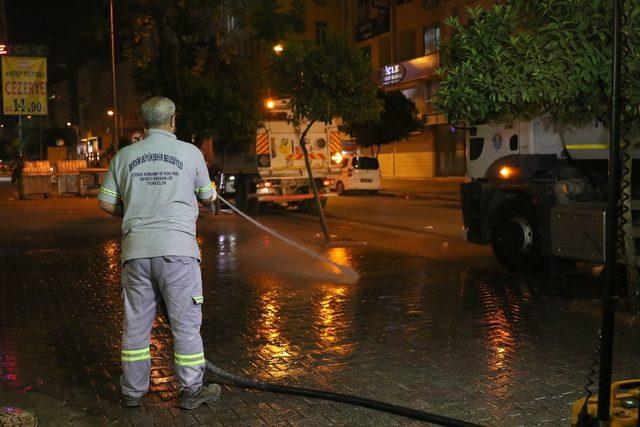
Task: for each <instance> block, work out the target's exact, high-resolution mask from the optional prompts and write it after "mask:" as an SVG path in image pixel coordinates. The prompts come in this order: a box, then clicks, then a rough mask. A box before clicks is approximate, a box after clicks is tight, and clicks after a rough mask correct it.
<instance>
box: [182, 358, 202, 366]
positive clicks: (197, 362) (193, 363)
mask: <svg viewBox="0 0 640 427" xmlns="http://www.w3.org/2000/svg"><path fill="white" fill-rule="evenodd" d="M175 363H176V365H177V366H198V365H204V357H201V358H200V359H197V360H191V361H186V360H185V361H183V360H178V359H176V360H175Z"/></svg>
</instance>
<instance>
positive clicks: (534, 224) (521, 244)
mask: <svg viewBox="0 0 640 427" xmlns="http://www.w3.org/2000/svg"><path fill="white" fill-rule="evenodd" d="M491 248H492V249H493V253H494V255H495V256H496V258H497V259H498V262H500V264H501V265H502V266H503V267H505V268H506V269H507V270H509V271H511V272H513V273H536V272H539V271H540V270H541V269H543V267H544V265H543V264H544V257H543V256H542V246H541V243H540V222H539V221H538V215H537V214H536V210H535V207H534V206H533V204H532V203H531V202H530V201H529V200H527V199H525V198H524V197H511V198H508V199H506V200H505V201H503V202H502V203H501V204H500V205H499V206H498V207H497V208H496V211H495V213H494V215H493V219H492V221H491Z"/></svg>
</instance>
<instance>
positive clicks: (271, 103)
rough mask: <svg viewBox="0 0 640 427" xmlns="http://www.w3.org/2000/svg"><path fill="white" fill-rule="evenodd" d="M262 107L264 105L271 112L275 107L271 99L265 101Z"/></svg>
mask: <svg viewBox="0 0 640 427" xmlns="http://www.w3.org/2000/svg"><path fill="white" fill-rule="evenodd" d="M264 105H266V106H267V108H268V109H269V110H273V108H274V107H275V106H276V103H275V102H274V101H273V99H267V101H266V102H265V103H264Z"/></svg>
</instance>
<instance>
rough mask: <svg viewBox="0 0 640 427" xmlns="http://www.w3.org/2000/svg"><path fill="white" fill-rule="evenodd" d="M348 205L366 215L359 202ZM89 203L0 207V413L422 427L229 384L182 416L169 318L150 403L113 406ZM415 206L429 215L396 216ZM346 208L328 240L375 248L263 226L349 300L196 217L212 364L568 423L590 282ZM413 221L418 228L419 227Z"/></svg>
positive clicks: (158, 333) (102, 230)
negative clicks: (341, 267) (299, 246)
mask: <svg viewBox="0 0 640 427" xmlns="http://www.w3.org/2000/svg"><path fill="white" fill-rule="evenodd" d="M388 202H389V203H388V204H387V203H386V202H385V205H384V206H385V207H384V209H385V210H387V211H388V210H393V209H395V208H394V207H393V205H392V202H394V200H388ZM395 202H404V201H397V200H396V201H395ZM344 203H350V202H349V200H347V199H345V201H344ZM353 203H354V205H353V206H364V205H365V199H364V198H363V199H362V200H355V202H353ZM95 204H96V201H95V200H94V199H75V198H64V199H50V200H29V201H17V200H7V199H6V198H5V199H3V200H0V235H2V241H1V242H0V252H1V254H2V257H0V272H1V274H2V276H1V277H2V280H1V281H0V283H1V285H0V374H1V377H0V402H2V403H3V404H1V405H0V406H6V405H8V404H16V403H19V404H21V405H22V406H23V407H27V408H29V407H30V408H36V407H38V406H37V404H38V403H40V406H41V407H42V402H43V401H46V402H48V403H47V405H45V406H46V407H43V408H41V409H38V413H37V415H38V416H39V417H40V418H41V419H42V420H44V422H45V425H51V424H53V425H55V424H56V423H59V424H64V423H66V422H67V421H68V420H69V419H71V418H73V423H76V424H79V425H96V424H100V423H105V424H126V425H197V424H207V425H263V424H267V425H329V424H335V425H405V424H411V423H412V422H411V421H408V420H406V419H402V418H398V417H394V416H390V415H385V414H381V413H378V412H375V411H370V410H364V409H358V408H352V407H349V406H346V405H342V404H338V403H329V402H322V401H316V400H310V399H304V398H297V397H291V396H278V395H272V394H266V393H261V392H252V391H244V390H239V389H236V388H232V387H226V388H225V389H224V391H223V396H222V400H221V401H220V402H218V403H216V404H213V405H211V406H210V407H202V408H200V409H198V410H196V411H192V412H185V411H181V410H178V409H177V408H175V403H176V401H175V397H176V390H175V382H174V378H173V375H172V368H171V363H172V362H171V358H172V357H171V338H170V332H169V330H168V327H167V325H166V323H165V322H164V320H163V319H162V318H158V320H157V321H156V325H155V327H154V330H153V336H152V357H153V371H152V390H151V392H150V393H149V395H148V396H147V400H146V403H145V405H144V407H142V408H139V409H134V410H124V409H122V408H120V407H119V406H118V376H119V335H120V333H121V327H122V320H121V317H122V304H121V300H120V289H119V274H120V267H119V262H118V257H119V223H118V220H116V219H112V218H109V217H107V216H106V215H103V214H102V213H100V212H99V211H98V209H97V208H96V206H95ZM342 209H346V210H350V208H342ZM380 209H381V210H382V208H380ZM410 209H427V210H426V211H424V212H427V213H428V212H429V208H428V207H427V208H425V207H424V206H419V207H414V208H410V207H409V206H408V205H402V208H401V210H402V211H406V212H409V210H410ZM434 209H442V211H441V212H442V213H443V214H446V213H447V212H448V213H449V214H450V215H446V216H445V217H444V218H442V219H439V220H438V221H440V222H436V220H435V219H430V220H429V221H425V223H426V225H430V224H435V225H437V224H442V227H443V229H444V228H446V227H450V228H451V229H455V228H456V227H457V225H456V224H455V221H456V218H459V217H458V216H456V215H457V210H455V209H454V208H450V207H443V206H441V205H438V206H437V207H434ZM446 209H448V210H446ZM338 210H339V209H336V210H335V211H334V210H332V208H331V207H330V208H329V212H330V213H331V215H332V218H330V226H331V230H332V233H335V234H336V235H337V237H338V238H339V239H343V240H366V241H367V242H368V243H369V244H368V245H367V246H348V247H344V248H332V249H324V248H323V246H322V245H321V244H320V240H319V237H318V227H317V225H316V223H315V219H314V218H313V217H311V216H303V215H298V214H295V213H286V212H282V211H268V212H266V213H264V214H262V215H260V217H259V219H260V220H262V221H264V222H265V223H266V224H268V225H269V226H272V227H274V228H276V229H277V230H279V231H282V232H286V233H288V234H289V235H291V236H293V237H294V238H295V239H296V240H298V241H301V242H303V243H305V244H306V245H308V246H309V247H312V248H315V249H317V250H318V251H322V252H324V253H325V254H326V255H327V256H328V257H330V258H331V259H332V260H334V261H336V262H338V263H342V264H346V265H349V266H352V267H353V268H355V269H356V270H357V271H358V272H359V273H360V276H361V277H360V280H359V281H358V282H357V283H356V284H352V285H345V284H341V283H340V277H339V276H337V275H336V274H335V272H333V271H331V269H330V268H327V267H325V266H322V265H319V264H318V263H317V262H316V261H314V260H312V259H309V258H308V257H306V256H304V255H300V254H299V253H297V252H293V251H291V250H289V249H288V248H286V247H284V246H283V245H281V244H279V243H278V242H277V241H274V240H273V238H271V237H269V236H267V235H265V234H264V233H262V232H260V231H258V230H256V229H254V228H252V226H250V225H249V224H247V223H245V222H243V221H242V220H240V219H239V218H238V217H236V216H235V215H219V216H213V215H208V216H204V217H202V218H201V219H200V220H199V224H198V226H199V232H200V238H199V243H200V247H201V249H202V252H203V263H202V267H203V278H204V289H205V290H204V294H205V305H204V308H203V311H204V321H203V327H202V332H203V337H204V343H205V352H206V355H207V357H208V358H209V359H210V360H212V361H213V362H214V363H216V364H219V365H220V366H222V367H223V368H225V369H227V370H229V371H232V372H236V373H240V374H245V375H248V376H251V377H257V378H261V379H265V380H274V381H281V382H286V383H290V384H294V385H300V386H307V387H317V388H324V389H329V390H332V391H337V392H344V393H353V394H357V395H362V396H366V397H371V398H376V399H381V400H385V401H389V402H392V403H396V404H402V405H407V406H411V407H415V408H418V409H424V410H428V411H432V412H436V413H440V414H443V415H448V416H453V417H460V418H462V419H465V420H468V421H474V422H477V423H481V424H486V425H509V426H511V425H540V424H543V423H548V424H549V425H567V424H568V421H567V419H568V417H569V413H570V405H571V403H572V402H573V401H574V400H576V399H577V398H579V397H581V396H582V392H581V388H582V386H583V385H584V379H583V378H584V375H585V373H586V371H587V368H588V365H589V363H590V361H591V359H592V354H593V352H594V350H595V337H596V330H597V325H598V319H597V317H596V316H594V315H592V314H591V310H590V309H591V307H592V306H593V304H592V301H593V299H594V298H596V297H597V295H598V293H599V289H598V283H597V281H595V280H594V279H593V278H592V277H591V276H590V275H589V274H586V273H584V272H583V273H581V274H579V275H573V276H567V277H564V278H554V279H553V280H552V279H546V278H542V279H535V280H534V279H528V278H520V277H514V276H511V275H508V274H506V273H504V272H503V271H502V270H501V269H500V268H499V267H498V266H497V265H496V264H495V261H493V258H492V257H491V254H490V251H488V250H487V249H486V248H482V247H480V248H479V247H475V246H471V245H468V244H466V243H464V242H463V241H462V240H461V239H460V238H459V237H456V236H455V233H454V234H452V233H448V232H439V231H440V228H438V229H424V230H417V229H416V230H414V231H411V230H410V228H411V227H413V225H411V227H405V228H402V227H396V228H393V227H384V226H383V224H380V223H379V222H380V221H377V220H376V221H374V222H375V223H376V224H363V223H362V221H360V220H359V219H358V218H351V219H349V220H344V219H337V218H336V217H337V216H338V215H339V214H338V213H337V212H338ZM351 210H353V211H355V210H356V209H355V208H354V209H351ZM432 212H435V210H432ZM439 212H440V211H439ZM368 214H371V215H372V216H376V218H378V219H380V218H382V219H384V217H385V214H384V212H375V213H373V212H372V211H371V212H368ZM408 215H414V214H412V213H409V214H408ZM420 215H421V214H415V219H414V220H415V221H416V223H415V224H422V223H419V222H418V220H419V216H420ZM447 217H449V218H451V219H452V222H451V224H449V225H447V223H446V221H445V220H444V219H445V218H447ZM412 221H413V220H412ZM412 224H413V223H412ZM458 225H459V224H458ZM639 350H640V345H639V344H638V334H637V332H636V331H632V330H630V329H628V328H626V327H624V326H621V327H619V328H618V338H617V340H616V352H615V366H614V372H615V376H616V378H632V377H638V374H640V369H639V367H638V363H637V360H638V359H637V355H638V353H639ZM18 392H20V393H18ZM29 405H31V406H29ZM34 405H36V406H34ZM71 413H72V414H75V415H73V416H71V415H68V414H71Z"/></svg>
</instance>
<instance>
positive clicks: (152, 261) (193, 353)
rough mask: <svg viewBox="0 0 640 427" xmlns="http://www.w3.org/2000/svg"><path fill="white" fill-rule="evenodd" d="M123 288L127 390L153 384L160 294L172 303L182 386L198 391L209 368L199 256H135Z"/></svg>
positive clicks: (131, 391) (133, 393)
mask: <svg viewBox="0 0 640 427" xmlns="http://www.w3.org/2000/svg"><path fill="white" fill-rule="evenodd" d="M122 291H123V292H122V293H123V297H124V330H123V333H122V354H121V360H122V377H121V379H120V385H121V387H122V393H123V394H125V395H127V396H133V397H140V396H142V395H144V394H145V393H146V392H147V391H148V390H149V375H150V369H151V355H150V353H149V341H150V335H151V326H152V325H153V321H154V319H155V317H156V310H157V305H158V303H160V298H162V299H163V300H164V303H165V305H166V307H167V311H168V314H169V324H170V325H171V331H172V333H173V341H174V344H173V351H174V366H175V373H176V377H177V379H178V385H179V390H180V391H182V390H184V389H187V390H188V391H189V392H191V393H196V392H198V390H200V387H202V377H203V375H204V368H205V367H204V352H203V349H202V338H201V336H200V324H201V323H202V310H201V305H202V303H203V297H202V277H201V274H200V264H199V262H198V260H197V259H195V258H191V257H185V256H163V257H154V258H139V259H132V260H129V261H127V262H126V263H125V264H124V266H123V267H122Z"/></svg>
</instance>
